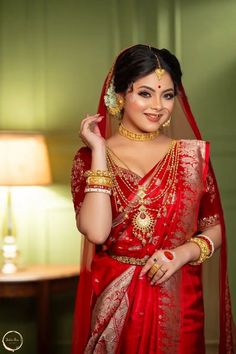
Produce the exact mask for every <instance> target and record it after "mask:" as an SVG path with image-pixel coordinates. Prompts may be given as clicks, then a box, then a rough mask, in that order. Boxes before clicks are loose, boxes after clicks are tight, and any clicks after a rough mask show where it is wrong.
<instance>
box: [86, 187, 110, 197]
mask: <svg viewBox="0 0 236 354" xmlns="http://www.w3.org/2000/svg"><path fill="white" fill-rule="evenodd" d="M84 192H85V193H93V192H98V193H105V194H108V195H111V190H109V189H103V188H94V187H85V189H84Z"/></svg>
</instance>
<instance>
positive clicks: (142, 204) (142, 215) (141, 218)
mask: <svg viewBox="0 0 236 354" xmlns="http://www.w3.org/2000/svg"><path fill="white" fill-rule="evenodd" d="M112 155H115V154H114V153H113V152H112V151H111V150H110V149H109V148H108V149H107V164H108V169H109V170H110V171H111V172H112V175H113V196H114V199H115V203H116V206H117V209H118V210H119V211H120V212H124V216H125V217H126V218H128V217H129V213H132V214H133V215H132V216H131V217H132V224H133V226H134V229H133V234H134V236H135V237H137V238H138V239H139V240H140V242H141V243H142V245H143V246H144V245H145V244H146V243H147V239H148V240H149V242H151V240H152V235H153V231H154V225H155V219H156V218H160V217H162V216H164V217H165V216H166V212H167V205H168V204H171V203H172V202H173V198H174V197H175V189H176V187H175V184H176V181H177V178H176V176H177V170H178V165H179V148H178V143H177V142H176V141H172V142H171V145H170V148H169V151H168V153H167V154H166V156H165V157H164V158H163V159H162V160H160V161H159V163H157V165H156V167H155V169H154V171H153V173H152V175H151V177H150V178H149V181H150V182H147V183H146V184H144V185H137V186H133V185H132V184H131V183H130V182H129V181H128V178H124V177H123V173H122V171H121V170H120V169H119V166H118V165H116V163H115V162H114V160H113V156H112ZM115 157H116V158H117V159H118V160H120V159H119V158H118V156H116V155H115ZM120 161H121V160H120ZM121 162H122V161H121ZM122 163H123V162H122ZM123 164H124V163H123ZM124 165H125V164H124ZM125 166H126V165H125ZM164 167H165V170H164V172H163V175H162V177H161V178H160V173H161V171H162V170H163V169H164ZM128 170H129V171H130V169H129V168H128ZM130 172H132V171H130ZM116 175H118V176H119V177H120V178H121V180H122V182H123V183H124V185H125V186H126V187H127V188H128V190H129V191H130V192H131V193H135V194H136V196H135V197H134V198H133V200H131V201H129V200H128V199H127V198H126V196H125V195H124V193H123V191H122V189H121V187H120V186H119V183H118V181H117V179H116V178H115V176H116ZM164 181H165V182H164ZM164 183H165V185H164V188H163V189H161V186H163V184H164ZM158 188H160V191H159V193H157V195H156V196H155V197H153V196H151V197H150V193H151V194H152V195H153V193H154V192H155V191H156V190H157V189H158ZM161 198H163V199H162V201H161V205H160V206H158V207H155V208H152V207H150V206H149V205H150V204H151V203H154V202H157V201H158V200H160V199H161ZM122 204H123V205H122ZM152 214H154V215H152Z"/></svg>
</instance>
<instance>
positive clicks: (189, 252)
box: [177, 224, 221, 263]
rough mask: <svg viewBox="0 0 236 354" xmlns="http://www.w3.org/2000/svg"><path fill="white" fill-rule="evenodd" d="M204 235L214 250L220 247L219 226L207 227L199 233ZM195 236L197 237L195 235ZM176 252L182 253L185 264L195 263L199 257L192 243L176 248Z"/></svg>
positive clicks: (198, 249) (195, 246)
mask: <svg viewBox="0 0 236 354" xmlns="http://www.w3.org/2000/svg"><path fill="white" fill-rule="evenodd" d="M201 234H203V235H206V236H208V237H209V238H210V240H211V241H212V242H213V244H214V249H215V250H217V249H218V248H219V247H220V246H221V226H220V224H218V225H215V226H212V227H209V228H208V229H206V230H204V231H202V232H201ZM196 236H197V235H196ZM177 249H178V250H180V251H183V254H184V257H185V260H186V262H185V263H189V262H192V261H196V260H197V259H198V258H199V256H200V248H199V246H198V245H197V244H196V243H194V242H186V243H184V244H183V245H181V246H179V247H177Z"/></svg>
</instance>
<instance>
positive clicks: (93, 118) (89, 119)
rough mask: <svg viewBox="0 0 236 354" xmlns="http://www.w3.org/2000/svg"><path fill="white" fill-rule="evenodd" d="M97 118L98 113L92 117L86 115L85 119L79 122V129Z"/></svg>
mask: <svg viewBox="0 0 236 354" xmlns="http://www.w3.org/2000/svg"><path fill="white" fill-rule="evenodd" d="M99 116H100V114H99V113H97V114H94V115H92V116H91V115H88V114H87V115H86V117H85V118H83V119H82V120H81V123H80V128H81V129H82V128H83V127H84V125H85V124H86V123H89V122H90V121H93V120H95V119H96V118H98V117H99Z"/></svg>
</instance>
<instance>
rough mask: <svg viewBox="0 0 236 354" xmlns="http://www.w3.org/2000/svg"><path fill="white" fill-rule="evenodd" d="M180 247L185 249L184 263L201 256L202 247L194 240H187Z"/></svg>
mask: <svg viewBox="0 0 236 354" xmlns="http://www.w3.org/2000/svg"><path fill="white" fill-rule="evenodd" d="M179 248H182V249H183V254H184V258H185V259H184V263H185V264H186V263H189V262H192V261H195V260H196V259H198V258H199V256H200V248H199V247H198V245H196V244H195V243H193V242H186V243H184V244H183V245H182V246H180V247H179Z"/></svg>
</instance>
